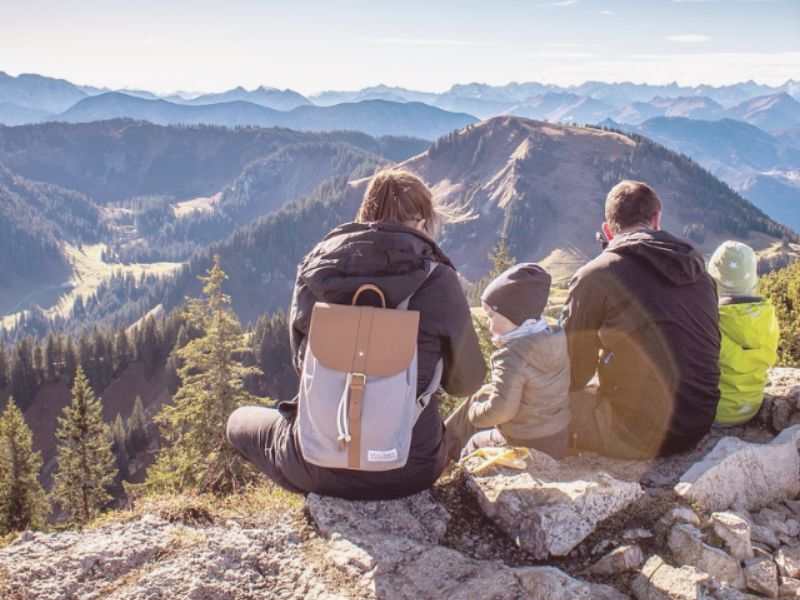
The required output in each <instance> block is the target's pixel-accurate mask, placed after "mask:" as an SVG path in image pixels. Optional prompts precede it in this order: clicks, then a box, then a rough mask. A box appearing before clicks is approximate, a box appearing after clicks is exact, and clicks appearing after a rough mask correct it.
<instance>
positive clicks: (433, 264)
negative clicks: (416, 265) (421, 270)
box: [397, 261, 439, 310]
mask: <svg viewBox="0 0 800 600" xmlns="http://www.w3.org/2000/svg"><path fill="white" fill-rule="evenodd" d="M438 266H439V263H437V262H434V261H431V262H430V263H428V272H427V273H426V274H425V279H424V280H423V281H422V284H421V285H420V286H419V288H421V287H422V286H423V285H425V282H426V281H428V277H430V276H431V273H433V271H434V270H435V269H436V267H438ZM419 288H417V289H416V290H414V291H413V292H411V294H410V295H409V296H408V298H406V299H405V300H403V301H402V302H401V303H400V304H398V305H397V310H408V303H409V302H411V298H412V297H413V296H414V294H416V293H417V292H418V291H419Z"/></svg>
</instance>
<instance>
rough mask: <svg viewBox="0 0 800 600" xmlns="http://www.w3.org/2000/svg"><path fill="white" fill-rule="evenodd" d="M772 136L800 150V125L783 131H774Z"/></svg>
mask: <svg viewBox="0 0 800 600" xmlns="http://www.w3.org/2000/svg"><path fill="white" fill-rule="evenodd" d="M772 135H773V136H775V137H776V138H777V139H779V140H780V141H781V142H783V143H784V144H788V145H790V146H794V147H795V148H800V125H795V126H794V127H789V128H788V129H782V130H781V131H774V132H772Z"/></svg>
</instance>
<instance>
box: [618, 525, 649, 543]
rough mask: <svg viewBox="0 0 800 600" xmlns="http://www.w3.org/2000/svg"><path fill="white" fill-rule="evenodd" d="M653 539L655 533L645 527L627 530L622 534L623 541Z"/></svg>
mask: <svg viewBox="0 0 800 600" xmlns="http://www.w3.org/2000/svg"><path fill="white" fill-rule="evenodd" d="M651 537H653V532H652V531H650V530H649V529H645V528H644V527H638V528H636V529H626V530H625V531H623V532H622V539H623V540H627V541H632V540H646V539H648V538H651Z"/></svg>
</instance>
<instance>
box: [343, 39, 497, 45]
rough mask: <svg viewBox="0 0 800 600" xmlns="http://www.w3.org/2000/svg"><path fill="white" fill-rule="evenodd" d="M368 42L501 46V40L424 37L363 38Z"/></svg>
mask: <svg viewBox="0 0 800 600" xmlns="http://www.w3.org/2000/svg"><path fill="white" fill-rule="evenodd" d="M359 41H361V42H365V43H367V44H390V45H401V46H499V45H500V43H499V42H477V41H471V40H448V39H422V38H392V37H388V38H361V39H360V40H359Z"/></svg>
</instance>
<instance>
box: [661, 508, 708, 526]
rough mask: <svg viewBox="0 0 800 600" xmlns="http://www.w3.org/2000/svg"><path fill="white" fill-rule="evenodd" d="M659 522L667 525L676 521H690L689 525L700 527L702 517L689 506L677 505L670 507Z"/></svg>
mask: <svg viewBox="0 0 800 600" xmlns="http://www.w3.org/2000/svg"><path fill="white" fill-rule="evenodd" d="M658 522H659V524H661V525H662V526H665V527H669V526H670V525H673V524H675V523H689V525H694V526H696V527H700V517H698V516H697V513H696V512H694V511H693V510H692V509H691V508H689V507H688V506H676V507H674V508H671V509H669V510H668V511H667V512H666V513H665V514H664V516H663V517H661V518H660V519H659V520H658Z"/></svg>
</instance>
